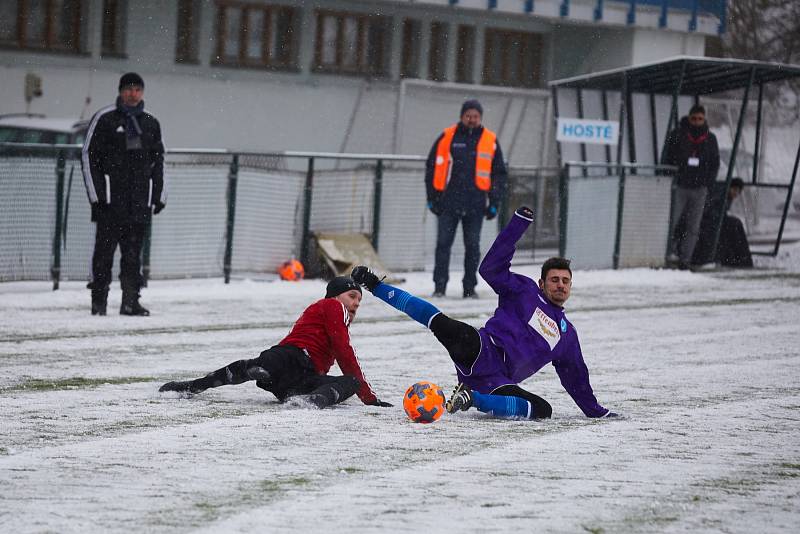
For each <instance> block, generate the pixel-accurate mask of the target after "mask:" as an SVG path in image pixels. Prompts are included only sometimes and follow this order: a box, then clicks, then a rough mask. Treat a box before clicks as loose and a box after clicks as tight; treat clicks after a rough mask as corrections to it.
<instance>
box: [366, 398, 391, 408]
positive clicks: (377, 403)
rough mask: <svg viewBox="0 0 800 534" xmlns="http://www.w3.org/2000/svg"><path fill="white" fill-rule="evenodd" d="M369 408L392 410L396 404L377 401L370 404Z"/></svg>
mask: <svg viewBox="0 0 800 534" xmlns="http://www.w3.org/2000/svg"><path fill="white" fill-rule="evenodd" d="M368 406H380V407H381V408H392V407H393V406H394V404H392V403H391V402H383V401H382V400H380V399H375V400H374V401H372V402H370V403H368Z"/></svg>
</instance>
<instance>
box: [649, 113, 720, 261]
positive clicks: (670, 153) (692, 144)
mask: <svg viewBox="0 0 800 534" xmlns="http://www.w3.org/2000/svg"><path fill="white" fill-rule="evenodd" d="M662 163H665V164H667V165H674V166H676V167H677V168H678V171H677V174H676V182H677V189H676V191H675V202H674V204H673V205H672V218H671V226H670V229H669V237H670V244H669V253H668V255H667V262H668V263H673V264H674V263H677V264H678V267H679V268H681V269H688V268H689V267H690V264H691V261H692V254H693V253H694V248H695V245H696V244H697V238H698V234H699V231H700V221H701V220H702V218H703V206H704V205H705V201H706V195H707V194H708V190H709V188H710V187H711V186H712V185H713V184H714V181H715V180H716V178H717V172H718V171H719V146H718V145H717V138H716V136H715V135H714V134H713V133H711V132H710V131H709V129H708V124H707V123H706V110H705V108H704V107H703V106H699V105H696V106H694V107H692V109H691V110H690V111H689V116H688V117H684V118H682V119H681V124H680V126H679V127H678V128H677V129H675V130H673V131H671V132H670V133H669V136H668V137H667V142H666V150H665V152H664V158H663V160H662ZM681 219H684V220H685V222H686V226H685V232H684V233H683V234H682V235H680V236H678V237H675V236H674V235H673V234H674V232H675V226H676V225H677V224H678V221H680V220H681Z"/></svg>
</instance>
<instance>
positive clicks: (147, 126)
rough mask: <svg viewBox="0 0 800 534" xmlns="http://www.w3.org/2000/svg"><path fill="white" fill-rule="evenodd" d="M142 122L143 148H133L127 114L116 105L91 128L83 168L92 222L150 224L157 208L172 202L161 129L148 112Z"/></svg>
mask: <svg viewBox="0 0 800 534" xmlns="http://www.w3.org/2000/svg"><path fill="white" fill-rule="evenodd" d="M137 120H138V122H139V126H140V128H141V130H142V134H141V148H137V149H133V150H129V149H128V148H127V141H126V134H125V115H124V114H123V113H122V112H121V111H119V110H118V109H117V108H116V106H108V107H106V108H103V109H101V110H100V111H98V112H97V113H96V114H95V115H94V117H93V118H92V122H91V123H90V124H89V130H88V131H87V133H86V139H85V140H84V143H83V154H82V158H81V164H82V168H83V180H84V184H85V185H86V193H87V195H88V196H89V202H90V203H91V204H92V207H93V210H92V213H93V217H92V220H96V218H95V217H96V216H102V217H113V218H114V219H115V220H117V221H118V222H125V221H127V222H133V223H144V222H147V221H148V220H149V219H150V216H151V213H152V211H153V209H152V208H153V206H154V205H157V204H166V203H167V194H166V188H165V187H164V145H163V143H162V141H161V126H160V125H159V123H158V120H157V119H156V118H155V117H153V116H152V115H150V114H149V113H147V112H142V113H141V114H140V115H138V116H137ZM95 214H97V215H95Z"/></svg>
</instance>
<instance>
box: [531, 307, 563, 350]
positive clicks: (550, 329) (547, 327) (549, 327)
mask: <svg viewBox="0 0 800 534" xmlns="http://www.w3.org/2000/svg"><path fill="white" fill-rule="evenodd" d="M528 324H529V325H530V326H531V328H533V329H534V330H535V331H536V332H537V333H538V334H539V335H540V336H542V337H543V338H544V340H545V341H547V344H548V345H550V350H553V349H554V348H555V347H556V345H558V342H559V341H561V332H559V331H558V324H557V323H556V322H555V321H554V320H553V319H551V318H550V317H548V315H547V314H546V313H544V312H543V311H542V310H541V308H536V311H534V312H533V316H532V317H531V320H530V321H528Z"/></svg>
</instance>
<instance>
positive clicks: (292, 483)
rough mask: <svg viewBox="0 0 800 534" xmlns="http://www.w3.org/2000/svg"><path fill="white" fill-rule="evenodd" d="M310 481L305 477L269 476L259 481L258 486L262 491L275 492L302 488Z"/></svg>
mask: <svg viewBox="0 0 800 534" xmlns="http://www.w3.org/2000/svg"><path fill="white" fill-rule="evenodd" d="M310 483H311V480H309V479H307V478H305V477H291V478H276V479H272V478H270V479H266V480H262V481H261V482H259V484H258V487H259V489H260V490H261V491H263V492H264V493H269V494H275V493H282V492H284V491H288V490H292V489H297V488H302V487H303V486H306V485H308V484H310Z"/></svg>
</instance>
